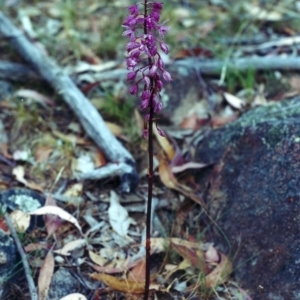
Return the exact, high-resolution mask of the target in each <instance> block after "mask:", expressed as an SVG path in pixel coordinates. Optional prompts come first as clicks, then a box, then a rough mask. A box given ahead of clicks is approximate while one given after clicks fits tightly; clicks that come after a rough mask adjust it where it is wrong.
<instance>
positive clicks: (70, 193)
mask: <svg viewBox="0 0 300 300" xmlns="http://www.w3.org/2000/svg"><path fill="white" fill-rule="evenodd" d="M82 189H83V183H82V182H77V183H74V184H72V185H71V186H70V187H68V189H67V190H66V191H65V193H64V196H67V197H79V196H81V195H82Z"/></svg>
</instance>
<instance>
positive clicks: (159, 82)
mask: <svg viewBox="0 0 300 300" xmlns="http://www.w3.org/2000/svg"><path fill="white" fill-rule="evenodd" d="M163 86H164V85H163V83H162V81H161V80H157V81H156V88H157V89H158V91H161V90H162V88H163Z"/></svg>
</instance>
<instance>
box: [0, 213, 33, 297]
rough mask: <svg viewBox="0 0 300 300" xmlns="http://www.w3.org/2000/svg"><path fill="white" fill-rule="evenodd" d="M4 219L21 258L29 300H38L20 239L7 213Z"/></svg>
mask: <svg viewBox="0 0 300 300" xmlns="http://www.w3.org/2000/svg"><path fill="white" fill-rule="evenodd" d="M4 218H5V221H6V224H7V227H8V228H9V230H10V233H11V235H12V237H13V238H14V241H15V243H16V246H17V249H18V252H19V254H20V256H21V259H22V264H23V267H24V272H25V276H26V279H27V282H28V287H29V292H30V298H31V300H38V293H37V289H36V287H35V285H34V281H33V278H32V276H31V273H32V272H31V270H30V267H29V263H28V261H27V257H26V254H25V252H24V250H23V247H22V244H21V242H20V239H19V237H18V235H17V232H16V230H15V227H14V225H13V224H12V221H11V220H10V217H9V215H8V214H7V213H5V214H4Z"/></svg>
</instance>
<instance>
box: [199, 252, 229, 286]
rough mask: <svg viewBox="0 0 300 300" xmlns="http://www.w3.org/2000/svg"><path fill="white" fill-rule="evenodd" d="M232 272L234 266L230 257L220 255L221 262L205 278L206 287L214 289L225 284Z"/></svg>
mask: <svg viewBox="0 0 300 300" xmlns="http://www.w3.org/2000/svg"><path fill="white" fill-rule="evenodd" d="M231 272H232V264H231V262H230V261H229V259H228V257H227V256H226V255H224V254H223V253H220V262H219V263H218V264H217V266H216V267H215V268H214V269H213V270H212V271H211V272H210V273H209V274H208V275H206V277H205V280H206V287H207V288H212V287H216V286H217V285H219V284H221V283H222V282H224V281H225V280H226V279H227V278H228V276H229V275H230V273H231Z"/></svg>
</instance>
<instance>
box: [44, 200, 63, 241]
mask: <svg viewBox="0 0 300 300" xmlns="http://www.w3.org/2000/svg"><path fill="white" fill-rule="evenodd" d="M48 205H50V206H57V205H56V202H55V200H54V199H53V197H52V195H51V194H49V195H48V196H47V198H46V202H45V206H48ZM45 225H46V230H47V233H48V236H47V238H49V237H50V236H52V235H53V233H55V232H56V230H57V229H58V228H60V226H61V225H62V221H61V219H60V218H59V217H58V216H56V215H45Z"/></svg>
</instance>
